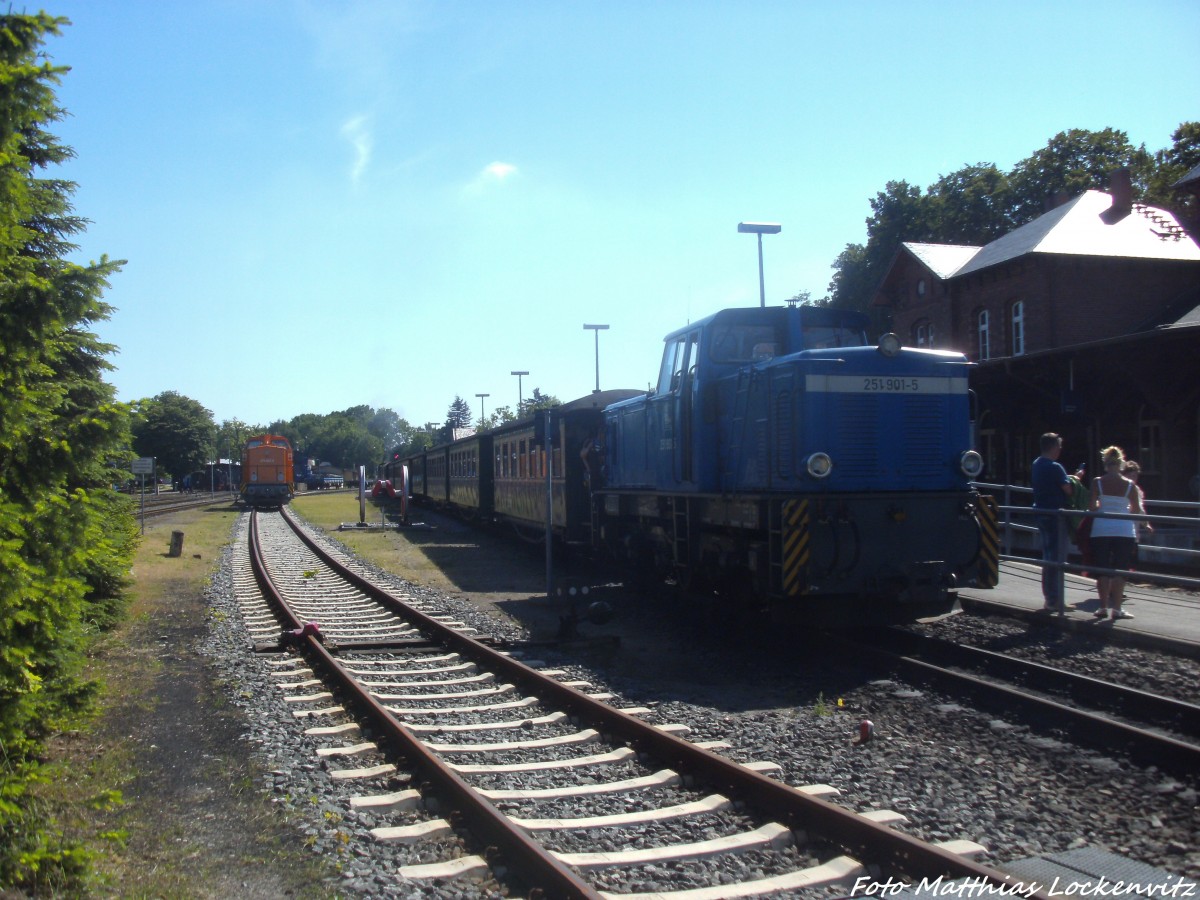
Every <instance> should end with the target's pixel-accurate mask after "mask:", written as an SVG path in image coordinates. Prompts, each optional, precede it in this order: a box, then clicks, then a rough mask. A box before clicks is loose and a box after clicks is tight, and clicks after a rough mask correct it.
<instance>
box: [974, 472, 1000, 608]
mask: <svg viewBox="0 0 1200 900" xmlns="http://www.w3.org/2000/svg"><path fill="white" fill-rule="evenodd" d="M999 512H1000V510H999V508H998V507H997V506H996V498H995V497H990V496H988V495H986V494H981V495H980V497H979V506H978V507H977V516H978V518H979V585H980V587H989V588H991V587H995V586H996V585H997V584H999V583H1000V528H999V525H998V521H999V518H1000V516H999Z"/></svg>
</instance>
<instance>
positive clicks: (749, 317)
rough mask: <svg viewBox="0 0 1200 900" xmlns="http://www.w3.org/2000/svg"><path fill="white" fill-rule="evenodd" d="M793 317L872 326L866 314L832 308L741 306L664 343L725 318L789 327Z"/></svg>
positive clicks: (806, 323)
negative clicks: (787, 325) (869, 324)
mask: <svg viewBox="0 0 1200 900" xmlns="http://www.w3.org/2000/svg"><path fill="white" fill-rule="evenodd" d="M791 317H798V318H799V319H800V321H801V324H802V326H813V325H832V324H834V323H842V324H851V323H852V324H853V327H855V328H861V329H863V330H864V331H865V330H866V327H867V325H868V323H869V319H868V317H867V316H866V315H865V314H864V313H860V312H857V311H856V310H849V309H832V308H830V307H827V306H795V307H793V306H767V307H762V306H739V307H730V308H729V309H722V310H719V311H717V312H715V313H713V314H712V315H710V316H705V317H704V318H703V319H697V320H696V321H695V322H691V323H689V324H687V325H684V326H683V327H682V328H677V329H675V330H674V331H672V332H671V333H670V334H668V335H667V336H666V337H664V338H663V341H664V342H666V341H671V340H674V339H675V338H678V337H680V336H682V335H685V334H687V333H689V332H691V331H695V330H696V329H697V328H701V329H703V328H707V327H708V326H709V325H711V324H712V323H714V322H717V321H721V320H725V319H732V320H734V321H738V322H745V323H750V324H753V323H755V322H766V323H771V324H779V325H786V324H789V322H790V320H791Z"/></svg>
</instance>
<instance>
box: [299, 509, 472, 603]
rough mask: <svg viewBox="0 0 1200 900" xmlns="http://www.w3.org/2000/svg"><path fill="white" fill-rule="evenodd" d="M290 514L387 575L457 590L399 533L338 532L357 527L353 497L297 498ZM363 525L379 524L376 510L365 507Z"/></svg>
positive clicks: (419, 550)
mask: <svg viewBox="0 0 1200 900" xmlns="http://www.w3.org/2000/svg"><path fill="white" fill-rule="evenodd" d="M292 510H293V512H295V513H296V514H297V515H298V516H300V518H302V519H304V520H305V521H306V522H308V523H309V524H310V525H314V526H316V527H317V528H320V529H322V530H323V531H326V532H328V533H330V534H331V535H332V536H333V537H334V538H335V539H336V540H338V541H339V542H340V543H342V544H343V545H345V546H346V547H348V548H349V549H350V550H352V551H354V552H355V553H356V554H358V556H359V557H361V558H362V559H364V560H366V561H367V562H369V563H371V564H373V565H376V566H378V567H379V568H381V569H383V570H385V571H387V572H393V573H395V574H397V575H399V576H400V577H401V578H405V579H407V580H408V581H411V582H414V583H416V584H424V585H428V586H430V587H433V588H436V589H438V590H442V591H458V590H461V587H460V586H459V585H458V584H456V583H455V582H454V581H452V580H450V579H449V578H448V577H447V576H446V573H445V571H444V570H443V568H442V567H440V566H438V565H435V564H434V563H433V562H432V561H431V560H430V558H429V556H428V555H427V554H426V553H425V552H424V551H423V550H422V549H421V547H420V546H419V545H418V544H415V543H413V541H411V540H410V539H409V537H408V535H407V534H405V533H404V532H402V531H398V530H396V529H394V528H392V529H389V530H387V531H380V530H378V529H374V530H371V531H368V530H367V529H363V530H362V531H355V530H352V529H347V530H345V531H338V526H340V525H342V524H343V523H345V524H347V525H356V524H358V520H359V507H358V494H356V493H349V492H347V493H343V494H329V493H322V492H314V493H312V494H298V495H297V497H296V500H295V501H294V502H293V503H292ZM366 521H367V522H370V523H378V522H379V521H380V515H379V509H378V507H375V506H372V505H371V504H370V503H368V504H367V516H366Z"/></svg>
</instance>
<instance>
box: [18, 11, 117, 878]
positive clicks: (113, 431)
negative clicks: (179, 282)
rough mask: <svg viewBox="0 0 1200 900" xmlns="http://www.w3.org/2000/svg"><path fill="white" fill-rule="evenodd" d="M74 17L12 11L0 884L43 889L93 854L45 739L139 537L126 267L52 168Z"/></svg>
mask: <svg viewBox="0 0 1200 900" xmlns="http://www.w3.org/2000/svg"><path fill="white" fill-rule="evenodd" d="M65 24H66V20H65V19H60V18H54V17H51V16H49V15H47V14H45V13H39V14H37V15H18V14H13V13H11V12H10V13H8V14H4V15H0V161H2V164H0V887H7V886H19V887H22V888H26V889H28V890H30V891H32V892H33V893H42V892H43V890H44V889H45V888H46V886H47V885H48V883H49V881H48V879H54V878H55V876H56V875H61V874H62V872H63V871H64V869H66V868H69V867H72V866H73V865H75V864H77V863H78V862H79V861H80V858H81V857H80V855H79V853H78V851H77V850H76V849H74V848H72V847H71V846H69V845H64V844H63V843H62V842H61V840H43V837H44V829H45V828H46V827H47V823H44V822H42V821H40V820H39V819H38V813H37V812H36V808H35V807H33V806H32V805H29V804H27V802H26V801H27V795H26V790H27V785H28V784H29V783H30V780H31V779H33V778H35V777H37V773H38V766H39V757H40V752H41V748H42V745H43V741H44V739H45V737H46V736H47V735H48V734H49V733H50V732H52V731H53V730H55V729H58V728H62V727H68V726H69V724H70V722H71V721H72V717H73V716H75V715H77V713H78V710H79V709H81V708H83V707H85V706H86V705H87V702H88V700H89V697H90V696H91V694H92V692H93V689H92V687H91V686H90V685H89V684H88V683H87V682H85V681H84V680H83V679H82V677H81V672H82V662H83V650H84V648H85V647H86V645H87V641H88V640H89V639H90V636H91V635H92V634H94V631H95V628H96V626H97V625H99V626H103V625H106V624H108V623H110V622H112V621H113V620H114V619H115V618H116V617H117V615H118V614H119V612H120V608H121V607H120V602H119V599H118V598H117V597H116V594H117V592H118V591H119V590H120V588H121V584H122V582H123V579H124V577H125V574H126V572H127V570H128V566H129V561H130V559H131V558H132V552H133V548H134V546H135V542H136V530H135V528H134V518H133V515H132V511H131V506H130V503H129V501H128V499H127V498H121V497H119V496H118V495H116V494H115V493H114V492H113V491H112V489H111V485H112V482H113V480H114V477H116V478H117V480H120V479H123V478H124V477H125V475H124V474H123V473H122V471H121V470H122V468H124V467H125V466H126V464H127V463H128V461H129V459H130V455H129V452H128V449H127V448H128V447H129V423H128V411H127V409H126V408H125V407H124V406H122V405H121V404H119V403H117V402H116V401H115V397H114V393H113V390H112V388H111V387H110V386H109V385H107V384H105V383H104V381H103V373H104V372H105V371H106V370H107V369H108V368H109V365H108V363H107V360H106V359H105V357H106V355H107V354H108V353H109V352H111V350H112V348H111V347H110V346H109V345H107V344H104V343H102V342H100V341H99V339H98V338H97V337H96V335H95V334H93V333H92V332H91V331H90V330H89V328H90V326H91V325H92V323H94V322H97V321H102V320H104V319H106V318H107V317H108V315H109V313H110V311H111V310H110V307H109V306H108V305H107V304H105V303H104V302H103V301H102V299H101V298H102V295H103V293H104V290H105V289H106V288H107V287H108V279H109V278H110V277H111V276H112V275H113V274H114V273H116V272H117V271H118V270H119V269H120V266H121V263H119V262H115V261H111V260H109V259H108V258H107V257H102V258H101V259H100V261H99V262H93V263H91V264H89V265H86V266H83V265H78V264H76V263H72V262H69V261H68V260H67V259H65V256H66V254H68V253H69V252H70V251H72V250H74V249H75V247H74V245H73V244H72V243H71V237H72V236H73V235H76V234H78V233H79V232H81V231H82V230H83V228H84V226H85V224H86V222H85V221H84V220H83V219H81V218H79V217H77V216H75V215H74V214H73V212H72V206H71V196H72V194H73V193H74V190H75V185H74V184H73V183H71V182H69V181H64V180H61V179H55V178H51V177H46V176H47V174H48V173H47V170H48V169H50V168H51V167H53V166H56V165H58V164H60V163H62V162H64V161H65V160H67V159H70V158H71V156H72V155H73V153H72V151H71V150H70V148H68V147H65V146H64V145H62V144H60V143H59V142H58V140H57V139H56V138H55V137H54V136H53V135H52V134H51V133H50V132H49V131H48V130H47V129H48V128H49V127H50V126H51V125H52V124H53V123H55V122H57V121H59V120H60V119H61V118H62V116H63V115H64V112H63V110H62V109H61V108H60V107H59V106H58V104H57V98H56V94H55V86H56V85H58V84H59V83H60V78H61V76H62V75H63V74H64V73H65V72H66V69H64V68H62V67H60V66H54V65H53V64H51V63H50V62H49V61H48V60H47V59H45V58H44V56H43V53H42V50H41V48H42V45H43V44H44V42H45V40H46V38H47V36H53V35H57V34H59V30H60V28H61V27H62V26H63V25H65ZM51 847H53V849H50V848H51ZM60 887H61V884H60Z"/></svg>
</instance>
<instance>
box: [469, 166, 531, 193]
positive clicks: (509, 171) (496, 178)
mask: <svg viewBox="0 0 1200 900" xmlns="http://www.w3.org/2000/svg"><path fill="white" fill-rule="evenodd" d="M516 174H518V172H517V167H516V166H514V165H513V164H512V163H506V162H500V161H496V162H493V163H488V164H487V165H486V166H484V167H483V169H482V171H480V172H479V174H478V175H476V176H475V178H474V179H472V180H471V181H470V182H469V183H468V184H467V185H466V186H465V187H464V188H463V192H464V193H466V194H478V193H480V192H481V191H485V190H487V189H488V188H489V187H491V186H492V185H496V184H503V183H504V182H505V181H507V180H508V179H509V178H512V177H513V176H514V175H516Z"/></svg>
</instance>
